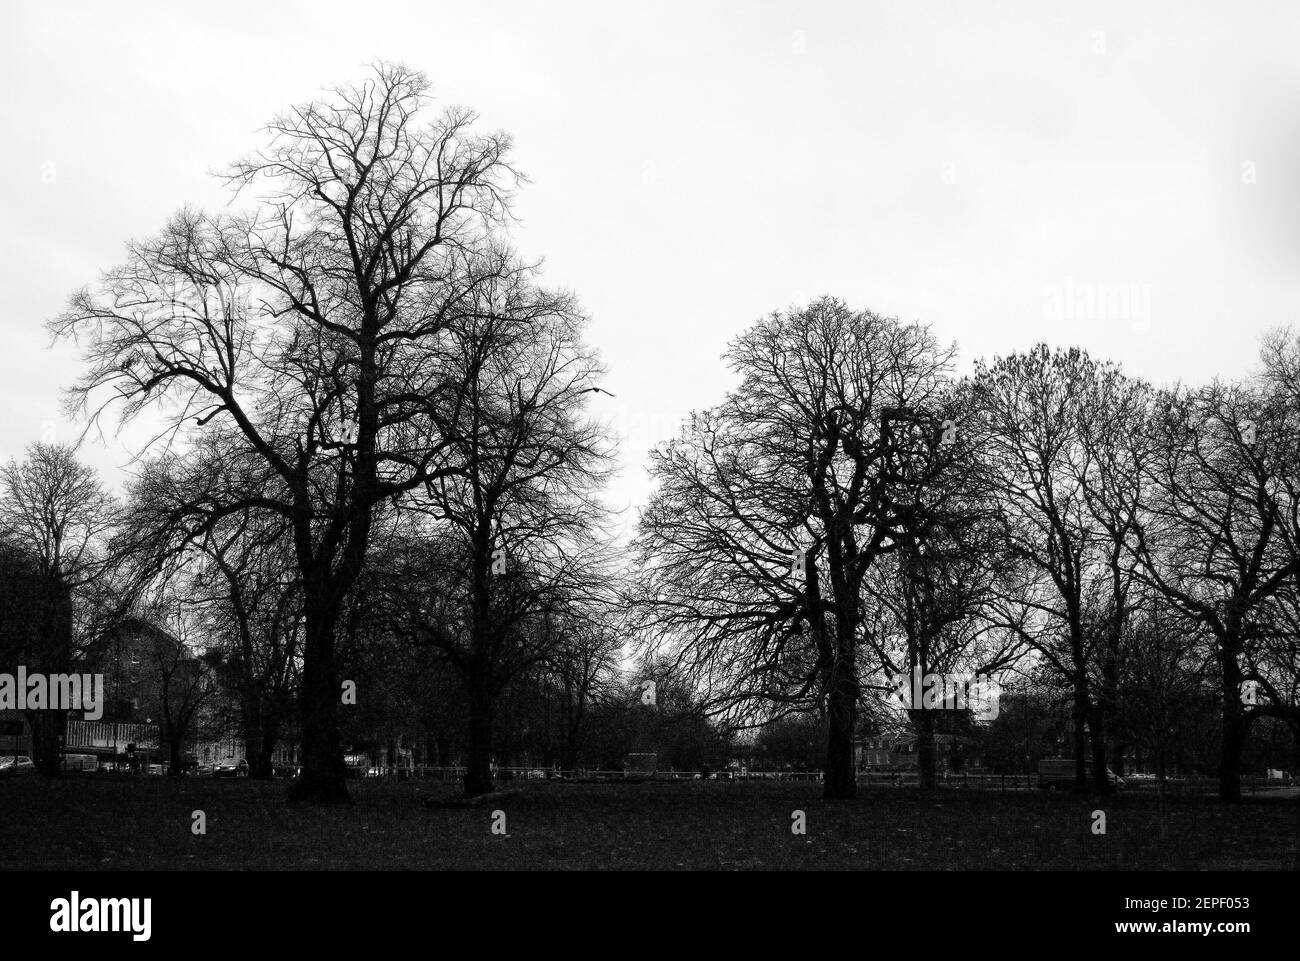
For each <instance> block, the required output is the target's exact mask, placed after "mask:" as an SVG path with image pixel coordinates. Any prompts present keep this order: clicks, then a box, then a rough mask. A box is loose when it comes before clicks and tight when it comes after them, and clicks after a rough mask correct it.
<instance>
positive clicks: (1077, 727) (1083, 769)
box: [1072, 678, 1088, 794]
mask: <svg viewBox="0 0 1300 961" xmlns="http://www.w3.org/2000/svg"><path fill="white" fill-rule="evenodd" d="M1072 717H1073V720H1074V732H1073V734H1074V790H1075V791H1077V792H1078V793H1080V794H1086V793H1087V791H1088V739H1087V737H1086V736H1085V730H1084V729H1085V726H1086V725H1087V721H1088V688H1087V685H1086V684H1085V683H1081V682H1079V680H1078V679H1077V678H1076V679H1075V685H1074V710H1073V711H1072Z"/></svg>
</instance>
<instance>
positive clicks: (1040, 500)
mask: <svg viewBox="0 0 1300 961" xmlns="http://www.w3.org/2000/svg"><path fill="white" fill-rule="evenodd" d="M951 357H952V351H951V350H950V349H947V348H943V347H941V346H940V345H939V344H937V343H936V342H935V340H934V339H933V337H932V335H931V334H930V332H929V331H928V329H927V328H925V327H924V326H921V325H919V324H903V323H900V322H898V321H896V320H893V319H890V318H884V317H880V316H877V315H875V314H873V313H870V312H866V311H855V310H851V309H850V308H849V307H847V306H846V305H845V304H843V303H842V302H840V301H837V300H834V299H830V298H826V299H822V300H820V301H818V302H816V303H813V304H812V305H810V306H808V307H806V308H799V309H794V310H790V311H786V312H778V313H775V314H773V315H771V316H770V317H768V318H766V319H764V320H763V321H761V322H759V323H758V324H757V325H756V326H755V327H753V328H752V329H751V330H749V331H747V332H746V333H744V334H743V335H741V336H740V337H739V338H737V340H736V341H735V342H734V343H733V345H732V346H731V348H730V350H729V352H728V354H727V359H728V360H729V362H730V364H731V366H732V368H733V370H734V371H735V372H736V373H737V374H738V375H739V377H740V386H739V387H737V388H736V389H735V390H734V391H732V392H731V393H730V394H729V395H728V396H727V397H726V399H725V400H724V401H723V402H722V403H721V404H720V405H719V406H717V407H715V408H713V409H710V410H708V411H704V412H702V413H699V414H696V415H695V416H694V417H693V419H692V423H691V425H690V427H689V428H688V429H686V430H684V431H683V432H682V435H681V436H680V437H679V438H677V439H676V440H674V441H672V442H671V443H669V444H666V445H664V446H663V447H662V448H660V449H659V450H657V451H656V452H655V453H654V455H653V462H652V471H653V474H654V476H655V478H656V480H657V481H658V488H657V490H656V493H655V495H654V497H653V499H652V501H651V503H650V505H649V506H648V508H647V509H646V511H645V513H644V515H643V519H642V525H641V530H640V534H639V537H638V539H637V542H636V545H635V546H636V549H637V552H638V561H639V573H638V582H637V585H636V588H635V589H634V591H633V593H632V595H631V605H632V607H633V609H634V610H635V611H636V612H637V615H638V621H637V628H638V630H639V631H640V632H641V633H642V634H643V635H644V636H645V637H646V639H647V643H648V644H649V645H650V647H651V649H653V650H654V651H655V652H656V653H657V654H658V655H659V656H662V657H667V658H671V659H672V660H673V662H674V664H675V665H676V668H677V669H678V670H679V671H681V672H682V673H683V674H685V675H686V676H689V677H691V678H692V679H694V680H695V681H696V682H697V683H698V684H700V685H701V687H702V689H703V690H704V691H705V692H706V699H707V702H708V703H709V704H710V706H711V707H712V708H713V709H715V710H718V711H720V712H724V713H729V714H730V715H731V716H734V717H736V718H746V717H747V718H751V719H753V718H758V719H759V720H762V719H767V718H770V717H773V716H779V715H780V714H781V713H783V712H791V711H808V710H810V709H815V708H816V707H817V706H818V705H824V706H825V710H826V720H827V727H828V730H827V739H826V758H825V762H824V767H825V771H826V794H827V796H828V797H850V796H852V795H853V793H854V765H853V748H852V744H853V738H854V732H855V731H856V730H857V729H858V720H859V713H860V712H861V711H863V710H865V711H866V712H867V713H868V715H869V716H871V717H872V719H873V720H874V721H876V722H878V721H880V720H881V719H882V718H884V717H887V716H889V715H890V714H891V712H896V711H897V710H898V709H899V706H898V703H897V700H898V699H897V698H896V697H895V696H894V693H895V691H896V690H897V689H898V688H899V685H900V682H901V683H902V684H903V686H904V687H905V688H910V687H911V683H912V682H911V678H912V677H914V676H917V675H920V676H925V675H942V674H953V673H961V672H966V673H979V674H984V675H989V676H991V677H994V678H1002V679H1003V680H1007V681H1009V680H1010V679H1011V678H1012V677H1014V676H1015V675H1016V674H1017V673H1019V674H1025V675H1029V674H1035V675H1037V676H1045V677H1047V678H1049V679H1052V680H1055V681H1059V682H1061V683H1063V684H1064V685H1066V686H1067V687H1068V690H1069V693H1070V696H1071V698H1072V702H1073V722H1074V723H1073V731H1072V742H1073V754H1074V757H1075V759H1076V779H1077V786H1078V787H1079V788H1080V789H1085V788H1086V787H1087V784H1086V779H1087V773H1086V772H1087V762H1088V758H1089V756H1091V759H1092V766H1093V771H1094V776H1095V780H1096V783H1095V785H1094V786H1095V788H1096V789H1097V790H1100V791H1104V790H1107V788H1108V786H1107V782H1106V775H1105V772H1106V770H1107V766H1108V764H1111V763H1112V762H1114V760H1115V759H1116V758H1118V757H1122V756H1123V752H1124V749H1125V748H1126V747H1127V746H1128V745H1127V744H1126V743H1124V739H1125V737H1127V735H1126V734H1125V733H1124V731H1126V730H1131V729H1132V728H1133V725H1132V723H1129V722H1131V719H1132V717H1133V716H1134V715H1135V714H1142V713H1146V714H1153V713H1156V714H1158V713H1160V712H1165V713H1169V712H1173V711H1176V702H1177V701H1178V700H1179V699H1180V698H1182V699H1185V698H1186V697H1187V696H1188V694H1189V692H1190V691H1193V690H1195V689H1197V688H1198V685H1199V684H1200V683H1201V682H1202V681H1203V680H1204V678H1206V677H1207V676H1208V677H1211V678H1212V679H1213V682H1214V685H1215V687H1216V688H1217V701H1218V704H1219V710H1220V727H1221V730H1220V732H1219V734H1220V738H1219V741H1220V758H1219V765H1218V773H1219V776H1220V783H1221V795H1222V797H1223V798H1224V799H1225V800H1235V799H1238V798H1239V797H1240V792H1241V787H1240V781H1241V753H1242V747H1243V743H1244V739H1245V737H1246V735H1247V732H1248V729H1249V726H1250V725H1251V723H1252V722H1253V721H1254V720H1255V719H1256V718H1259V717H1262V716H1271V717H1274V718H1277V719H1278V720H1280V721H1282V722H1284V723H1285V724H1287V725H1289V727H1290V728H1291V730H1292V731H1293V732H1294V733H1295V736H1296V738H1297V739H1298V740H1297V743H1300V713H1298V705H1300V699H1298V697H1297V695H1298V693H1300V671H1298V665H1300V658H1297V647H1296V644H1297V633H1296V627H1297V626H1298V625H1297V621H1296V619H1295V614H1296V610H1297V608H1296V604H1297V601H1298V600H1300V581H1298V580H1297V575H1298V574H1300V542H1298V541H1297V538H1298V537H1300V497H1298V496H1297V493H1298V485H1300V394H1297V392H1296V391H1297V386H1298V385H1300V379H1298V378H1297V373H1298V372H1300V341H1297V339H1296V338H1295V337H1293V336H1291V335H1290V334H1288V333H1279V334H1276V335H1273V336H1271V337H1269V338H1268V339H1267V340H1266V342H1265V344H1264V350H1263V361H1262V364H1261V368H1260V370H1259V371H1258V372H1257V373H1256V374H1255V375H1253V376H1252V377H1251V378H1250V379H1248V380H1245V381H1242V382H1232V383H1228V382H1220V381H1216V382H1214V383H1211V384H1208V385H1204V386H1198V387H1186V386H1181V385H1179V386H1173V387H1168V388H1159V389H1157V388H1154V387H1152V386H1151V385H1149V384H1146V383H1144V382H1142V381H1141V380H1138V379H1135V378H1131V377H1128V376H1126V375H1124V374H1123V372H1122V371H1121V370H1120V369H1119V368H1117V367H1116V366H1115V365H1113V364H1109V363H1104V362H1099V361H1096V360H1094V359H1093V358H1091V357H1089V356H1088V355H1087V354H1086V353H1084V352H1082V351H1080V350H1077V349H1070V350H1052V349H1049V348H1048V347H1047V346H1045V345H1039V346H1037V347H1035V348H1033V349H1031V350H1029V351H1027V352H1024V353H1017V354H1012V355H1010V356H1008V357H1005V358H999V359H997V360H995V361H994V362H992V363H989V364H984V363H979V364H977V365H976V368H975V371H974V373H973V374H971V375H970V376H967V377H964V378H957V377H954V376H952V375H951V374H950V372H949V371H950V361H951ZM774 705H776V707H775V708H774V707H773V706H774ZM948 706H949V707H951V705H948ZM902 709H903V710H905V711H906V712H907V713H908V714H909V716H910V721H911V723H912V725H913V726H914V727H915V729H916V731H917V734H918V737H919V739H920V743H919V747H920V755H921V770H922V775H923V780H925V781H927V782H928V783H932V782H933V772H934V761H933V725H934V718H935V711H934V710H927V709H926V705H922V704H914V703H911V702H910V700H908V702H907V703H905V704H904V705H903V708H902ZM1122 721H1123V723H1122ZM1171 723H1173V722H1172V718H1170V719H1168V720H1167V721H1166V723H1165V726H1166V727H1168V725H1169V724H1171Z"/></svg>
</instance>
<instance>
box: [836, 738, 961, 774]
mask: <svg viewBox="0 0 1300 961" xmlns="http://www.w3.org/2000/svg"><path fill="white" fill-rule="evenodd" d="M934 758H935V769H936V770H940V771H945V770H954V771H955V770H963V771H979V770H983V767H984V764H983V759H982V758H981V757H980V755H979V753H978V750H977V745H976V742H975V741H974V740H972V739H971V738H968V737H961V736H960V735H956V734H935V735H934ZM853 760H854V764H855V765H856V767H857V769H858V770H859V771H915V770H917V768H918V767H919V766H920V755H919V753H918V749H917V738H916V735H914V734H907V735H899V736H892V737H891V736H877V737H868V738H860V739H858V740H857V741H855V742H854V744H853Z"/></svg>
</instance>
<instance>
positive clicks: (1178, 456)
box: [1136, 381, 1300, 801]
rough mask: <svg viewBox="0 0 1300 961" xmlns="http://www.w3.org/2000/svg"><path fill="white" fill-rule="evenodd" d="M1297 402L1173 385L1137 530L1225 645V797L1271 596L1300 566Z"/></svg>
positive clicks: (1180, 607)
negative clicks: (1291, 407) (1292, 413)
mask: <svg viewBox="0 0 1300 961" xmlns="http://www.w3.org/2000/svg"><path fill="white" fill-rule="evenodd" d="M1287 407H1288V404H1287V401H1286V398H1285V397H1284V396H1282V395H1280V394H1279V393H1277V392H1274V391H1268V390H1266V389H1263V388H1262V387H1260V386H1258V385H1250V384H1230V383H1222V382H1217V381H1216V382H1215V383H1212V384H1209V385H1207V386H1205V387H1202V388H1198V389H1195V390H1184V389H1176V390H1171V391H1166V392H1163V393H1162V394H1161V395H1160V396H1159V397H1158V398H1157V401H1156V405H1155V414H1154V416H1155V417H1156V421H1157V423H1158V425H1159V428H1160V429H1161V431H1162V435H1163V436H1162V441H1163V442H1162V443H1161V444H1160V445H1159V446H1158V447H1157V448H1156V452H1155V455H1154V456H1153V457H1152V459H1151V462H1150V464H1149V466H1148V474H1149V478H1150V482H1151V484H1152V496H1151V498H1150V503H1149V508H1148V511H1147V512H1146V515H1145V516H1146V518H1147V519H1146V520H1145V522H1144V523H1143V524H1141V525H1139V527H1138V529H1137V547H1136V550H1137V553H1138V557H1139V559H1140V561H1141V567H1140V568H1139V569H1138V570H1139V575H1140V577H1141V578H1142V580H1143V581H1144V582H1145V583H1147V584H1148V585H1149V586H1150V587H1152V588H1154V589H1155V590H1157V591H1159V592H1160V593H1161V594H1162V595H1163V596H1164V598H1165V599H1166V600H1167V601H1168V602H1169V604H1170V605H1171V606H1173V607H1174V608H1175V609H1176V610H1177V611H1178V612H1179V613H1180V614H1182V615H1183V616H1184V617H1186V618H1188V619H1189V620H1190V621H1192V622H1194V623H1195V624H1197V625H1199V626H1200V627H1203V628H1204V629H1205V630H1206V631H1207V632H1208V633H1209V636H1210V637H1212V638H1213V640H1214V643H1215V649H1216V659H1217V668H1218V682H1219V693H1220V697H1221V701H1222V710H1223V716H1222V739H1221V752H1222V753H1221V758H1220V764H1219V797H1220V798H1221V799H1222V800H1224V801H1238V800H1240V799H1241V751H1242V746H1243V743H1244V741H1245V738H1246V735H1247V733H1248V730H1249V727H1250V722H1251V718H1252V717H1253V716H1254V713H1253V712H1252V711H1251V710H1248V703H1249V695H1248V694H1247V693H1246V689H1245V687H1244V685H1245V684H1246V681H1247V680H1248V678H1247V676H1246V672H1247V670H1248V669H1249V665H1250V664H1251V663H1252V661H1256V660H1257V658H1258V654H1259V646H1260V644H1261V643H1262V642H1263V638H1264V635H1263V633H1262V632H1261V630H1260V623H1261V620H1263V619H1266V618H1267V609H1268V605H1269V604H1270V602H1271V601H1272V600H1273V599H1275V598H1277V597H1278V595H1279V594H1280V593H1281V592H1282V591H1283V590H1284V589H1286V588H1287V587H1288V586H1289V585H1290V584H1291V583H1292V582H1293V581H1294V579H1295V577H1296V575H1297V571H1300V555H1298V554H1297V553H1296V551H1295V546H1296V545H1297V544H1298V543H1300V517H1298V516H1297V510H1298V509H1300V489H1298V487H1297V484H1298V483H1300V476H1298V475H1297V473H1296V471H1295V466H1294V465H1295V462H1296V461H1295V456H1296V452H1297V449H1298V448H1297V441H1298V436H1297V435H1298V432H1297V426H1296V424H1295V421H1294V419H1293V418H1290V417H1288V410H1287Z"/></svg>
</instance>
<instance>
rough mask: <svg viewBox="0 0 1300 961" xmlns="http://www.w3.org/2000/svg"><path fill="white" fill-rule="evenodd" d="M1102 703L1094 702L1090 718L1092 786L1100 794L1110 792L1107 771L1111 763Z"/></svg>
mask: <svg viewBox="0 0 1300 961" xmlns="http://www.w3.org/2000/svg"><path fill="white" fill-rule="evenodd" d="M1103 715H1104V711H1103V708H1102V706H1101V705H1100V704H1094V705H1093V706H1092V711H1091V713H1090V715H1089V718H1088V730H1089V731H1090V733H1091V734H1092V788H1093V790H1094V791H1096V792H1097V793H1098V794H1110V793H1111V786H1110V777H1109V776H1108V775H1107V771H1108V770H1109V768H1110V765H1109V764H1108V763H1107V760H1108V759H1107V756H1106V722H1105V720H1104V716H1103Z"/></svg>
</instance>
